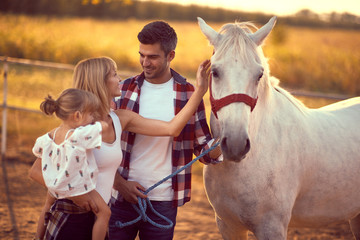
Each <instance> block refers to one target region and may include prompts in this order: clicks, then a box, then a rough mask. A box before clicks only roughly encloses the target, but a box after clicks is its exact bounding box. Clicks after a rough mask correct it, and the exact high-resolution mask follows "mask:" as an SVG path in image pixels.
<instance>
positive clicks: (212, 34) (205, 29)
mask: <svg viewBox="0 0 360 240" xmlns="http://www.w3.org/2000/svg"><path fill="white" fill-rule="evenodd" d="M197 19H198V23H199V26H200V29H201V31H202V33H203V34H204V35H205V36H206V37H207V39H208V40H209V42H210V44H211V45H213V46H215V44H216V42H217V37H218V36H219V33H217V32H216V31H215V30H214V29H212V28H211V27H210V26H209V25H207V24H206V22H205V21H204V20H203V19H202V18H200V17H198V18H197Z"/></svg>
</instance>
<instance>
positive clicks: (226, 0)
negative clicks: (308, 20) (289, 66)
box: [158, 0, 360, 16]
mask: <svg viewBox="0 0 360 240" xmlns="http://www.w3.org/2000/svg"><path fill="white" fill-rule="evenodd" d="M158 1H159V2H173V3H181V4H183V5H190V4H196V5H201V6H209V7H221V8H227V9H232V10H235V11H245V12H262V13H267V14H276V15H283V16H284V15H291V14H294V13H296V12H298V11H300V10H303V9H309V10H311V11H313V12H316V13H319V14H322V13H331V12H338V13H344V12H347V13H351V14H355V15H360V2H359V0H342V1H329V0H295V1H288V0H272V1H269V0H253V1H238V0H222V1H219V0H182V1H178V0H158Z"/></svg>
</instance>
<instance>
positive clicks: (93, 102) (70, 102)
mask: <svg viewBox="0 0 360 240" xmlns="http://www.w3.org/2000/svg"><path fill="white" fill-rule="evenodd" d="M99 107H100V102H99V100H98V98H97V97H96V96H95V95H94V94H92V93H91V92H87V91H83V90H81V89H75V88H69V89H66V90H64V91H63V92H62V93H61V94H60V96H59V97H58V99H56V100H54V99H53V98H52V97H51V96H50V95H48V97H47V98H45V100H44V101H43V102H42V103H41V104H40V109H41V111H43V112H44V113H45V114H46V115H52V114H53V113H55V114H56V116H57V117H58V118H60V119H61V120H66V119H68V117H69V115H70V114H73V113H75V112H76V111H79V112H81V113H97V110H98V108H99Z"/></svg>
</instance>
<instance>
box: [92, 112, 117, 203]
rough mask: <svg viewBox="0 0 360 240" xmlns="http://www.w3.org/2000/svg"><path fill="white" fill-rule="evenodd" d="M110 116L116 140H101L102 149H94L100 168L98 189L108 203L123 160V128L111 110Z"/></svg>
mask: <svg viewBox="0 0 360 240" xmlns="http://www.w3.org/2000/svg"><path fill="white" fill-rule="evenodd" d="M110 117H111V118H112V121H113V124H114V128H115V137H116V138H115V141H114V142H113V143H105V142H101V147H100V149H94V150H93V153H94V156H95V160H96V164H97V166H98V169H99V173H98V179H97V183H96V191H97V192H98V193H99V194H100V195H101V196H102V198H103V199H104V201H105V202H106V203H108V202H109V201H110V197H111V191H112V186H113V185H114V178H115V173H116V170H117V169H118V167H119V166H120V163H121V160H122V150H121V145H120V140H121V132H122V128H121V124H120V120H119V118H118V116H117V115H116V114H115V113H114V112H112V111H111V112H110Z"/></svg>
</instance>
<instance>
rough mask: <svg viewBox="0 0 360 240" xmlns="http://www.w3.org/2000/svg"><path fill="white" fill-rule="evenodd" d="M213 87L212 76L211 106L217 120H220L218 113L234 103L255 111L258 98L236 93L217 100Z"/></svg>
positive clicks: (210, 88)
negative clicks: (244, 105)
mask: <svg viewBox="0 0 360 240" xmlns="http://www.w3.org/2000/svg"><path fill="white" fill-rule="evenodd" d="M211 85H212V77H211V76H210V86H209V90H210V104H211V110H212V112H213V113H214V115H215V117H216V118H218V116H217V112H218V111H219V110H220V109H221V108H223V107H225V106H227V105H229V104H230V103H234V102H243V103H245V104H247V105H248V106H250V108H251V111H253V110H254V108H255V105H256V102H257V98H252V97H250V96H249V95H246V94H242V93H234V94H231V95H228V96H226V97H223V98H220V99H215V98H214V97H213V94H212V87H211Z"/></svg>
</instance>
